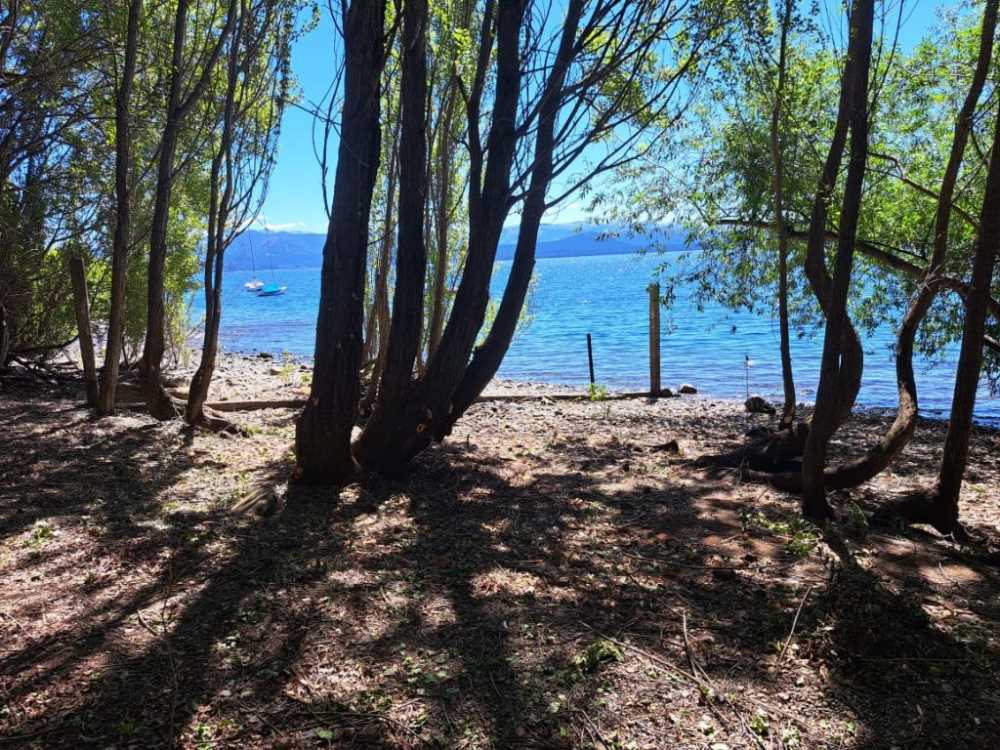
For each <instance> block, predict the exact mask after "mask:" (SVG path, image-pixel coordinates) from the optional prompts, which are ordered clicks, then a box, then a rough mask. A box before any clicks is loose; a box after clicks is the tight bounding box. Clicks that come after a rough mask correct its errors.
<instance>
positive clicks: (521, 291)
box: [437, 0, 584, 439]
mask: <svg viewBox="0 0 1000 750" xmlns="http://www.w3.org/2000/svg"><path fill="white" fill-rule="evenodd" d="M583 9H584V3H583V1H582V0H571V2H570V3H569V7H568V8H567V11H566V18H565V20H564V23H563V28H562V36H561V38H560V42H559V49H558V50H557V52H556V58H555V62H554V64H553V69H552V74H551V75H550V76H549V80H548V81H547V83H546V88H545V93H544V95H543V100H542V103H541V105H540V108H539V121H538V130H537V132H536V134H535V150H534V154H535V161H534V165H533V167H532V172H531V182H530V185H529V188H528V194H527V195H526V196H525V199H524V208H523V210H522V211H521V226H520V227H519V229H518V235H517V247H516V248H515V250H514V261H513V263H511V267H510V276H509V277H508V279H507V286H506V288H505V289H504V294H503V298H502V299H501V301H500V307H499V309H498V310H497V315H496V318H495V319H494V321H493V325H492V326H491V328H490V333H489V335H488V336H487V337H486V341H484V342H483V344H482V346H480V347H478V348H477V349H476V351H475V353H474V354H473V356H472V361H471V362H470V363H469V366H468V368H467V369H466V371H465V375H464V377H463V378H462V381H461V382H460V383H459V386H458V388H457V389H456V391H455V395H454V397H453V398H452V405H451V411H450V413H449V415H448V419H447V420H446V421H444V422H442V423H441V424H440V426H439V427H438V428H437V429H438V433H437V438H438V439H442V438H443V437H444V436H445V435H447V434H448V433H449V432H450V431H451V428H452V427H453V426H454V424H455V422H456V421H457V420H458V419H459V417H461V416H462V414H464V413H465V410H466V409H468V408H469V406H470V405H471V404H472V402H473V401H475V399H476V398H477V397H478V396H479V394H480V393H482V391H483V389H484V388H485V387H486V386H487V385H488V384H489V382H490V381H491V380H492V379H493V376H494V375H496V373H497V370H498V369H499V368H500V363H501V362H502V361H503V358H504V355H505V354H506V353H507V349H508V348H509V347H510V343H511V341H512V340H513V338H514V332H515V331H516V329H517V321H518V319H519V318H520V317H521V310H522V309H523V307H524V300H525V298H526V296H527V294H528V287H529V285H530V284H531V274H532V271H533V269H534V267H535V248H536V245H537V242H538V229H539V227H540V226H541V222H542V217H543V215H544V214H545V209H546V204H545V195H546V192H547V190H548V187H549V183H550V182H551V180H552V169H553V166H552V164H553V149H554V148H555V127H556V117H557V115H558V113H559V108H560V106H561V105H562V94H563V86H564V84H565V81H566V74H567V72H568V71H569V66H570V63H571V62H572V61H573V55H574V44H575V43H576V35H577V29H578V27H579V24H580V18H581V16H582V15H583Z"/></svg>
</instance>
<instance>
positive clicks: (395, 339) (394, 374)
mask: <svg viewBox="0 0 1000 750" xmlns="http://www.w3.org/2000/svg"><path fill="white" fill-rule="evenodd" d="M427 21H428V17H427V0H407V2H406V3H405V4H404V5H403V59H402V75H403V80H402V86H401V89H400V112H401V115H402V129H401V131H400V141H399V238H398V240H397V242H396V288H395V292H394V294H393V299H392V322H391V323H390V326H389V339H388V344H387V347H386V355H385V363H384V366H383V368H382V373H381V375H382V377H381V381H380V384H379V388H378V397H377V398H376V401H375V408H374V411H373V412H372V416H371V419H369V421H368V424H367V425H366V426H365V430H364V432H363V433H362V435H361V438H360V440H359V441H358V444H357V445H356V446H355V453H356V455H357V456H358V458H359V460H360V461H361V463H362V464H363V465H364V466H365V468H370V469H373V470H375V471H381V472H383V473H391V472H393V471H395V470H396V469H397V468H398V465H397V464H396V462H395V461H394V460H393V459H392V457H390V458H389V461H388V462H386V461H384V457H383V455H382V453H381V446H383V445H385V444H395V443H396V442H397V438H396V437H395V436H393V435H392V433H393V432H394V431H395V430H398V429H400V428H401V425H400V423H399V422H398V421H397V420H396V419H395V416H396V414H397V413H398V412H399V411H400V410H402V409H403V408H404V402H405V400H406V396H407V392H408V391H409V388H410V383H411V381H412V378H413V363H414V361H415V359H416V356H417V350H418V348H419V346H420V342H421V336H420V331H421V321H422V319H423V306H424V276H425V274H426V272H427V248H426V245H425V244H424V229H425V223H424V209H425V207H426V205H427V181H428V180H427V177H428V175H427V118H426V116H425V106H426V99H427V49H426V42H427Z"/></svg>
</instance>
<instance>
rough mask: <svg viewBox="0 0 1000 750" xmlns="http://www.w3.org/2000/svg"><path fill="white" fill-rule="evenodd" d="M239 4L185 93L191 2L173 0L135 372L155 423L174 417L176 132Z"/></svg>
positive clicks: (233, 5)
mask: <svg viewBox="0 0 1000 750" xmlns="http://www.w3.org/2000/svg"><path fill="white" fill-rule="evenodd" d="M238 5H239V2H238V0H230V2H229V6H228V10H227V14H226V25H225V27H224V28H223V29H222V31H221V32H220V35H219V38H218V39H217V40H216V42H215V43H214V45H213V49H212V52H211V54H210V55H209V56H208V59H207V60H206V61H205V64H204V65H205V67H204V69H203V70H202V71H201V73H200V75H199V78H198V80H197V81H196V82H195V83H194V85H193V86H192V87H191V88H190V89H189V90H188V92H187V93H186V94H185V93H184V90H183V89H184V78H185V75H184V73H185V70H184V68H185V66H184V61H185V55H186V53H185V39H186V36H187V24H188V10H189V6H190V0H178V2H177V9H176V11H175V14H174V34H173V46H172V60H171V68H170V70H171V73H170V89H169V93H168V96H167V117H166V123H165V124H164V128H163V137H162V139H161V141H160V158H159V164H158V165H157V176H156V193H155V198H154V204H153V220H152V224H151V226H150V233H149V274H148V278H147V298H146V343H145V347H144V349H143V354H142V361H141V363H140V373H141V375H142V380H143V392H144V395H145V397H146V403H147V405H148V407H149V412H150V414H152V415H153V416H154V417H155V418H157V419H162V420H165V419H172V418H173V417H176V416H177V409H176V407H175V406H174V402H173V399H171V398H170V395H169V394H168V393H167V391H166V389H165V388H164V387H163V382H162V380H161V370H162V367H163V353H164V350H165V348H166V347H165V330H164V329H165V325H166V309H165V304H164V298H163V291H164V278H165V277H164V271H165V268H166V262H167V231H168V228H169V222H170V201H171V196H172V193H173V187H174V181H175V179H176V176H177V175H176V172H175V169H174V167H175V162H176V158H177V145H178V140H179V138H180V133H181V128H182V127H183V125H184V121H185V120H186V119H187V116H188V114H189V113H190V112H191V110H192V108H193V107H194V105H195V104H196V103H197V102H198V100H199V99H200V98H201V96H202V94H204V92H205V90H206V89H207V87H208V84H209V81H210V79H211V77H212V72H213V69H214V67H215V64H216V62H217V61H218V59H219V55H220V54H221V52H222V48H223V46H224V45H225V42H226V39H227V38H228V36H229V34H231V33H232V31H233V27H234V25H235V22H236V15H237V10H238Z"/></svg>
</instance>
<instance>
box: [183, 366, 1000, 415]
mask: <svg viewBox="0 0 1000 750" xmlns="http://www.w3.org/2000/svg"><path fill="white" fill-rule="evenodd" d="M196 367H197V364H196V363H195V362H194V361H193V360H192V361H191V362H190V363H189V364H187V365H184V366H177V367H175V368H172V369H171V371H170V372H171V374H174V375H179V376H182V377H187V378H189V377H190V376H191V374H193V373H194V370H195V368H196ZM311 379H312V357H308V356H303V355H296V354H290V353H288V352H282V353H281V354H274V353H272V352H267V351H256V352H247V351H220V352H219V357H218V360H217V364H216V372H215V377H214V378H213V381H212V389H211V391H210V395H209V399H210V400H211V401H250V400H255V399H275V398H286V399H287V398H296V397H302V398H305V397H306V396H307V395H308V385H309V383H310V382H311ZM692 385H694V387H695V388H697V387H698V384H697V383H693V384H692ZM672 390H674V395H672V396H662V397H660V398H659V399H658V400H659V401H671V402H678V403H683V404H690V405H692V406H694V405H696V404H698V405H703V406H706V407H708V408H713V407H714V408H722V409H723V410H724V411H732V410H735V411H736V412H737V413H738V414H747V412H746V411H745V408H744V400H743V399H741V398H732V397H728V396H716V395H713V394H711V393H704V392H701V391H700V390H699V391H698V392H697V393H694V394H679V393H677V392H676V390H677V389H676V388H675V389H672ZM643 393H644V392H643V391H640V390H628V389H625V388H608V389H607V397H608V398H597V399H594V400H593V403H595V404H600V403H603V402H604V401H608V400H620V399H621V398H622V394H627V396H631V395H632V394H643ZM482 395H483V396H484V397H486V398H487V400H488V399H490V398H493V397H503V398H507V397H511V398H514V397H518V396H523V397H526V398H544V397H545V396H557V397H562V398H566V397H571V396H574V397H579V398H580V399H581V400H584V401H590V399H589V394H588V392H587V390H586V389H583V388H579V387H576V386H572V385H566V384H561V383H546V382H541V381H530V380H513V379H510V378H500V377H498V378H494V379H493V380H492V381H490V384H489V385H488V386H487V387H486V388H485V390H484V391H483V394H482ZM634 398H636V399H645V398H648V395H635V396H634ZM765 399H766V400H767V401H768V402H769V403H771V404H772V406H775V407H780V403H779V402H777V401H773V400H771V399H767V398H766V397H765ZM798 406H799V409H800V410H803V411H811V409H812V403H810V402H799V404H798ZM895 411H896V410H895V408H892V407H884V406H865V405H855V407H854V413H855V414H856V415H860V416H863V417H865V418H867V419H874V420H891V419H892V418H893V417H894V416H895ZM748 416H749V415H748ZM919 420H920V422H922V423H927V424H933V425H943V424H946V423H947V421H948V414H947V413H941V414H937V413H934V412H932V413H927V412H926V411H925V410H922V411H921V414H920V416H919ZM974 424H975V426H976V428H977V429H980V430H986V431H989V432H1000V419H993V418H990V417H987V418H976V419H974Z"/></svg>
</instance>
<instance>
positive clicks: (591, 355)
mask: <svg viewBox="0 0 1000 750" xmlns="http://www.w3.org/2000/svg"><path fill="white" fill-rule="evenodd" d="M587 364H589V365H590V384H591V385H594V347H593V345H592V344H591V342H590V334H589V333H588V334H587Z"/></svg>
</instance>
